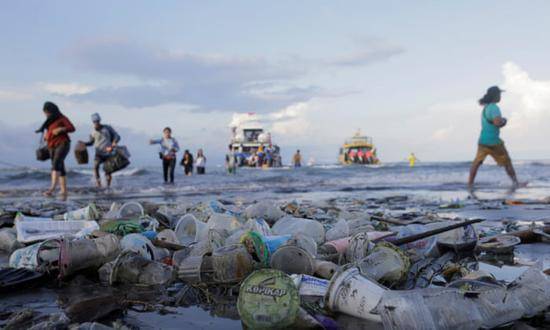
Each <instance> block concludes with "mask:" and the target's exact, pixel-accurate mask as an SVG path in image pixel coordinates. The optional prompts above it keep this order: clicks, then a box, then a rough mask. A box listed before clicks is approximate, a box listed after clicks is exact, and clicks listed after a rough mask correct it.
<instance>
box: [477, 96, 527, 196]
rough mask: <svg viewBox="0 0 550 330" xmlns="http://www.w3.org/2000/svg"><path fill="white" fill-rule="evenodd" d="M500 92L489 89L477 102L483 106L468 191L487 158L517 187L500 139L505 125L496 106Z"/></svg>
mask: <svg viewBox="0 0 550 330" xmlns="http://www.w3.org/2000/svg"><path fill="white" fill-rule="evenodd" d="M502 92H503V91H502V90H501V89H500V88H498V87H497V86H493V87H490V88H489V89H488V90H487V93H485V95H484V96H483V97H482V98H481V99H480V100H479V104H480V105H481V106H483V111H482V112H481V134H480V135H479V140H478V149H477V154H476V158H475V159H474V161H473V163H472V167H471V168H470V178H469V180H468V188H469V189H470V191H471V190H473V187H474V180H475V178H476V174H477V170H478V169H479V167H480V166H481V164H483V161H484V160H485V158H486V157H487V156H491V157H493V159H494V160H495V161H496V162H497V164H498V165H499V166H504V169H505V170H506V173H507V174H508V176H509V177H510V179H511V180H512V182H513V184H514V188H517V187H518V186H519V183H518V179H517V177H516V171H515V170H514V166H513V165H512V160H511V159H510V156H509V155H508V151H507V150H506V147H505V146H504V141H502V140H501V139H500V129H501V128H502V127H504V126H505V125H506V118H503V117H502V114H501V113H500V109H499V107H498V105H497V103H498V102H500V97H501V94H502Z"/></svg>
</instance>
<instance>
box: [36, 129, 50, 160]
mask: <svg viewBox="0 0 550 330" xmlns="http://www.w3.org/2000/svg"><path fill="white" fill-rule="evenodd" d="M48 159H50V150H49V149H48V146H47V145H46V144H45V143H44V132H42V134H40V140H39V141H38V149H36V160H39V161H41V162H43V161H46V160H48Z"/></svg>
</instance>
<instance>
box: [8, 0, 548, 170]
mask: <svg viewBox="0 0 550 330" xmlns="http://www.w3.org/2000/svg"><path fill="white" fill-rule="evenodd" d="M549 13H550V2H548V1H536V0H532V1H511V0H486V1H469V0H465V1H453V2H451V1H411V0H406V1H366V0H361V1H338V2H336V1H322V0H316V1H286V0H279V1H240V0H234V1H207V0H205V1H136V0H118V1H39V0H35V1H3V2H2V10H1V11H0V43H1V44H2V51H0V113H1V114H2V115H1V116H0V154H2V155H4V157H2V160H3V161H4V162H9V163H11V164H17V165H31V164H36V162H35V161H34V149H35V148H36V145H37V141H38V136H37V135H36V134H34V133H33V132H34V130H35V129H36V128H37V127H38V126H39V125H40V123H41V122H42V121H43V120H44V116H43V113H42V111H41V109H42V105H43V103H44V102H45V101H47V100H49V101H53V102H55V103H56V104H58V105H59V107H60V108H61V110H62V112H63V113H64V114H65V115H67V116H68V117H69V118H70V119H71V120H72V121H73V122H74V123H75V125H76V126H77V132H75V133H74V134H73V135H72V139H73V140H74V141H76V140H84V139H86V138H87V136H88V135H89V132H90V130H91V122H90V115H91V114H92V113H94V112H98V113H100V114H101V116H102V118H103V120H104V122H105V123H109V124H111V125H112V126H113V127H114V128H115V129H117V130H118V131H119V132H120V133H121V135H122V138H123V139H122V142H123V143H124V144H126V145H127V146H128V148H129V149H130V151H131V153H132V159H133V161H134V163H136V164H156V163H157V162H158V156H157V149H156V148H155V147H152V146H149V145H148V143H147V141H148V140H149V139H150V138H153V137H158V136H160V134H161V131H162V128H164V127H165V126H170V127H171V128H172V129H173V132H174V136H175V137H176V138H177V139H178V140H179V143H180V145H181V146H182V147H183V148H184V149H190V150H193V151H194V150H196V149H198V148H204V150H205V153H206V155H207V157H208V158H209V160H210V163H211V165H213V164H216V163H221V161H222V159H223V154H224V151H225V148H226V146H227V143H228V140H229V138H230V130H229V124H230V122H231V121H232V120H234V118H238V117H239V114H240V113H248V112H254V113H256V114H257V116H258V118H260V120H261V121H262V122H263V124H264V125H265V128H266V129H267V130H269V131H271V133H272V136H273V140H274V141H275V142H276V143H277V144H279V145H280V146H281V148H282V150H283V158H284V160H285V161H286V162H288V161H289V160H290V157H291V155H292V153H293V152H294V151H295V150H296V149H301V150H302V153H303V154H304V157H305V158H306V159H314V160H315V161H316V162H317V163H334V162H336V160H337V154H338V149H339V147H340V145H341V144H342V142H343V141H344V140H345V139H346V138H348V137H350V136H351V135H353V134H354V133H355V131H357V130H358V129H361V132H362V133H364V134H367V135H370V136H372V137H373V138H374V141H375V144H376V146H377V149H378V153H379V157H380V158H381V160H382V161H383V162H392V161H403V160H405V158H406V157H407V155H408V154H409V153H410V152H415V154H416V155H417V157H418V158H419V159H420V160H422V161H468V160H471V159H472V158H473V156H474V154H475V150H476V144H477V138H478V136H479V130H480V125H481V119H480V117H481V116H480V112H481V108H480V106H479V105H478V104H477V100H478V99H479V98H480V97H481V96H482V95H483V94H484V92H485V90H486V89H487V88H488V87H490V86H492V85H499V86H501V87H502V88H504V89H505V90H506V92H505V94H504V95H503V101H502V102H501V110H502V113H503V115H504V116H505V117H507V118H508V119H509V122H508V126H507V127H505V128H504V129H503V130H502V138H503V139H504V141H505V142H506V145H507V147H508V149H509V152H510V154H511V156H512V158H514V159H548V158H550V150H549V148H548V147H547V146H546V145H545V144H544V141H548V140H549V139H550V130H549V129H548V124H547V122H548V120H550V66H549V65H548V59H549V58H550V43H549V42H548V38H547V32H548V31H550V20H548V14H549ZM70 158H72V157H70Z"/></svg>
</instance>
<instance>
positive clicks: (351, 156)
mask: <svg viewBox="0 0 550 330" xmlns="http://www.w3.org/2000/svg"><path fill="white" fill-rule="evenodd" d="M355 156H356V152H355V151H354V150H353V149H350V151H349V153H348V157H349V160H350V161H351V162H352V163H355Z"/></svg>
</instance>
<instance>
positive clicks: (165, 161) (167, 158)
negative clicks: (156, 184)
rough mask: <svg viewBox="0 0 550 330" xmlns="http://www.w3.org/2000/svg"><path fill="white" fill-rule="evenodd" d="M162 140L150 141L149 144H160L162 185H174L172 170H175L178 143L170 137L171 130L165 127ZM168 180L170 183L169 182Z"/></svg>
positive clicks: (178, 148)
mask: <svg viewBox="0 0 550 330" xmlns="http://www.w3.org/2000/svg"><path fill="white" fill-rule="evenodd" d="M162 134H163V136H162V138H160V139H151V140H150V141H149V144H160V153H159V156H160V159H162V173H163V175H164V183H168V182H170V183H174V170H175V168H176V153H177V152H178V151H179V150H180V147H179V145H178V141H176V139H174V138H173V137H172V129H171V128H170V127H165V128H164V129H163V130H162ZM169 180H170V181H169Z"/></svg>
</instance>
